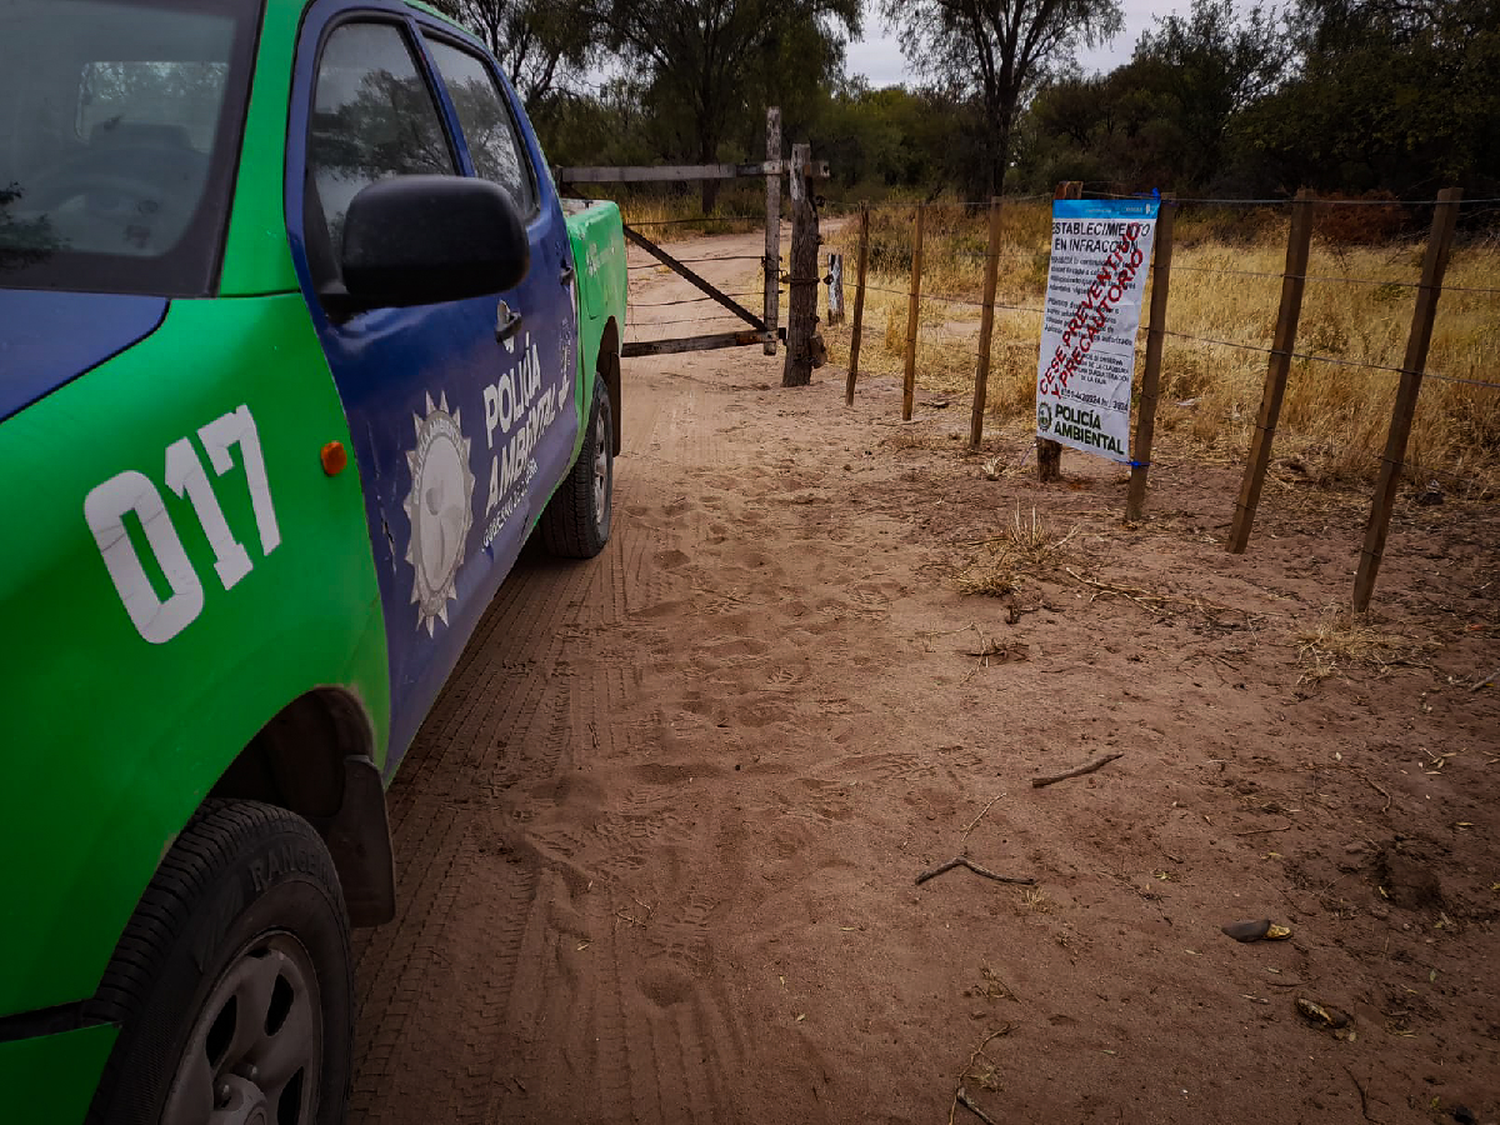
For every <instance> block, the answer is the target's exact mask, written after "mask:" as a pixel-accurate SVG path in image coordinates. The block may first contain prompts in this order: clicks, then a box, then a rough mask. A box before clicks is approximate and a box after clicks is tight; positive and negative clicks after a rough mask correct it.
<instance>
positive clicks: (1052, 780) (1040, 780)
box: [1031, 750, 1125, 789]
mask: <svg viewBox="0 0 1500 1125" xmlns="http://www.w3.org/2000/svg"><path fill="white" fill-rule="evenodd" d="M1124 756H1125V751H1123V750H1118V751H1116V752H1115V753H1113V754H1103V755H1101V756H1100V757H1097V758H1095V759H1094V760H1093V761H1091V762H1085V763H1084V764H1083V765H1081V766H1077V767H1075V768H1073V769H1070V770H1067V771H1065V772H1063V773H1055V774H1052V775H1051V776H1050V777H1033V778H1032V779H1031V787H1032V788H1033V789H1040V788H1042V787H1043V786H1045V785H1056V784H1057V783H1058V782H1059V781H1067V780H1068V778H1070V777H1082V776H1083V775H1084V774H1086V773H1093V772H1094V771H1095V770H1097V769H1100V768H1102V767H1104V766H1107V765H1109V763H1110V762H1113V761H1114V760H1115V759H1116V758H1123V757H1124Z"/></svg>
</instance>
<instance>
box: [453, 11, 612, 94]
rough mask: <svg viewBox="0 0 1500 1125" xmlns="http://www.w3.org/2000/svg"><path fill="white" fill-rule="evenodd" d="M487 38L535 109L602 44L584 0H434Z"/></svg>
mask: <svg viewBox="0 0 1500 1125" xmlns="http://www.w3.org/2000/svg"><path fill="white" fill-rule="evenodd" d="M434 3H435V5H436V7H437V8H438V9H439V10H441V11H443V12H446V13H447V14H448V15H450V16H452V17H453V18H454V19H456V20H458V21H459V22H460V23H462V24H464V25H466V26H467V27H468V28H469V29H470V30H471V31H473V32H474V33H475V34H476V35H477V36H478V37H479V38H480V39H482V40H483V41H484V44H485V46H487V47H488V48H489V49H490V51H491V52H492V53H493V54H494V56H495V58H497V59H498V60H499V61H500V65H501V66H503V67H504V68H505V72H506V74H507V75H508V76H509V77H510V81H511V85H513V86H514V87H515V88H516V93H518V94H519V95H520V96H521V99H522V100H523V101H524V102H525V103H526V108H527V112H528V113H531V112H534V111H535V110H536V109H537V108H538V107H539V106H540V105H541V104H542V103H543V102H544V101H546V100H547V99H548V98H549V97H550V96H552V95H553V94H554V93H556V92H558V91H559V89H560V88H563V87H565V86H566V85H567V82H568V80H569V79H576V78H578V77H579V76H581V74H582V72H583V70H584V69H585V67H586V66H587V65H588V63H589V62H590V60H591V59H592V58H593V56H594V53H595V49H596V48H597V46H598V27H597V26H596V25H595V24H594V22H593V21H592V20H591V19H590V18H589V11H588V7H587V5H585V4H584V3H580V2H579V0H434Z"/></svg>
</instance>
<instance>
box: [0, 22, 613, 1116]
mask: <svg viewBox="0 0 1500 1125" xmlns="http://www.w3.org/2000/svg"><path fill="white" fill-rule="evenodd" d="M625 281H626V272H625V253H624V240H623V237H622V230H621V225H620V217H619V212H618V211H617V210H616V209H615V207H614V206H613V205H612V204H607V203H599V204H582V205H570V206H569V207H568V208H567V209H565V207H564V204H563V203H562V201H561V200H560V199H559V198H558V195H557V191H556V188H555V186H554V184H553V183H552V180H551V177H550V175H549V173H548V171H547V166H546V163H545V161H544V159H543V155H542V152H541V150H540V148H539V147H538V144H537V140H536V136H535V134H534V133H533V130H532V128H531V125H530V123H529V122H528V121H527V119H526V115H525V113H524V112H523V111H522V108H521V106H520V103H519V102H518V100H517V99H516V97H515V94H514V92H513V91H512V90H511V88H510V86H509V84H508V83H507V81H506V78H505V76H504V75H503V74H502V72H501V70H500V69H499V67H498V66H497V65H496V63H495V60H494V59H493V58H492V57H491V56H490V55H489V54H488V53H487V52H486V51H485V50H484V48H483V47H482V46H481V45H480V43H479V42H478V41H477V40H476V39H474V38H473V37H472V36H470V35H469V34H467V33H466V32H465V31H463V30H462V29H461V28H459V27H457V26H455V25H454V24H452V23H450V22H448V21H447V20H445V19H444V18H442V17H441V16H439V15H437V14H436V13H434V12H433V11H431V10H430V9H428V8H426V7H424V6H422V5H420V4H406V3H399V2H397V0H0V705H3V714H4V725H3V728H0V730H3V733H0V766H3V770H4V775H3V776H4V784H3V786H0V844H3V847H0V860H3V868H0V1121H4V1122H6V1123H7V1125H21V1123H29V1122H46V1123H54V1122H57V1123H61V1122H69V1123H76V1122H81V1121H89V1122H109V1123H114V1122H152V1123H156V1122H163V1123H167V1125H199V1123H203V1122H215V1123H220V1125H231V1123H252V1122H266V1123H269V1122H275V1123H277V1125H291V1123H297V1125H311V1123H314V1122H319V1123H324V1125H328V1123H332V1122H337V1121H340V1120H342V1118H343V1115H344V1106H345V1101H346V1092H347V1087H348V1082H349V1074H350V1055H351V1040H352V1022H353V1011H354V1007H355V1005H354V1002H353V995H352V993H353V984H352V980H351V971H350V956H349V929H350V926H351V925H354V926H364V925H375V924H378V923H380V922H382V921H385V920H388V919H389V918H390V917H391V915H392V913H393V911H394V909H395V904H394V895H395V892H394V878H393V874H392V870H393V868H392V855H391V842H390V832H389V828H388V825H387V821H386V810H385V801H384V786H385V783H387V782H388V781H389V780H390V778H391V776H392V774H393V773H394V771H395V769H396V766H397V763H398V762H399V761H400V758H401V756H402V753H403V752H404V751H405V750H406V748H407V746H408V745H409V744H410V743H411V741H412V739H413V737H414V735H415V734H416V731H417V728H418V726H419V725H420V724H421V722H422V719H423V717H424V716H425V714H426V713H427V711H428V709H429V708H430V706H431V705H432V703H433V700H434V699H435V697H436V696H437V694H438V692H439V690H440V688H441V687H442V685H443V682H444V680H445V679H446V678H447V677H448V675H449V673H450V672H451V670H452V668H453V666H454V664H455V662H456V661H457V660H458V657H459V655H460V652H461V651H462V649H463V647H464V644H465V642H466V641H467V640H468V638H469V636H470V634H471V632H472V631H473V629H474V626H475V624H476V623H477V622H478V620H479V618H480V616H481V614H483V612H484V610H485V607H486V606H487V604H488V603H489V602H490V600H491V598H492V597H493V595H494V594H495V592H496V590H497V589H498V588H499V586H500V583H501V582H502V580H503V579H504V578H505V576H506V574H507V572H508V571H509V570H510V568H511V566H512V564H513V563H514V561H515V559H516V557H517V555H518V554H519V552H520V550H521V548H522V546H523V544H524V543H525V542H526V540H527V539H528V538H529V537H530V536H532V535H533V534H534V535H536V536H538V537H539V538H540V539H541V540H543V541H544V543H545V545H546V546H547V547H548V548H550V549H551V550H552V551H554V552H555V553H558V554H560V555H563V556H569V557H588V556H591V555H594V554H597V553H598V552H599V551H600V550H601V549H602V547H603V546H604V543H605V541H606V539H607V538H608V536H609V533H610V520H611V488H612V480H613V476H612V473H613V457H614V455H615V453H616V452H617V451H618V446H619V429H618V421H617V420H618V411H619V409H620V379H619V370H620V368H619V352H620V343H621V332H622V329H623V326H624V323H625V287H626V286H625Z"/></svg>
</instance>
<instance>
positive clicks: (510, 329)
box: [495, 301, 521, 344]
mask: <svg viewBox="0 0 1500 1125" xmlns="http://www.w3.org/2000/svg"><path fill="white" fill-rule="evenodd" d="M520 329H521V314H520V313H518V312H516V311H515V310H513V309H512V308H511V307H510V306H509V305H507V304H506V303H505V302H504V301H501V302H500V303H499V304H498V305H496V306H495V342H496V343H497V344H499V343H503V342H505V341H506V340H509V339H510V338H511V337H512V336H514V335H515V334H516V333H517V332H519V331H520Z"/></svg>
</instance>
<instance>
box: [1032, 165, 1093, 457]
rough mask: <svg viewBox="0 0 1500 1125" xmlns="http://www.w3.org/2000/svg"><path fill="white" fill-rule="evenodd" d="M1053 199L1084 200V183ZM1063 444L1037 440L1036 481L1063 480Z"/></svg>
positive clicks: (1060, 190)
mask: <svg viewBox="0 0 1500 1125" xmlns="http://www.w3.org/2000/svg"><path fill="white" fill-rule="evenodd" d="M1052 198H1053V199H1082V198H1083V181H1082V180H1064V181H1063V182H1062V183H1060V184H1058V185H1057V190H1056V191H1055V192H1053V193H1052ZM1062 450H1063V447H1062V442H1060V441H1053V440H1052V439H1051V438H1044V437H1039V438H1037V439H1036V479H1037V480H1039V481H1042V482H1043V483H1045V482H1047V481H1049V480H1061V479H1062Z"/></svg>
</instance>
